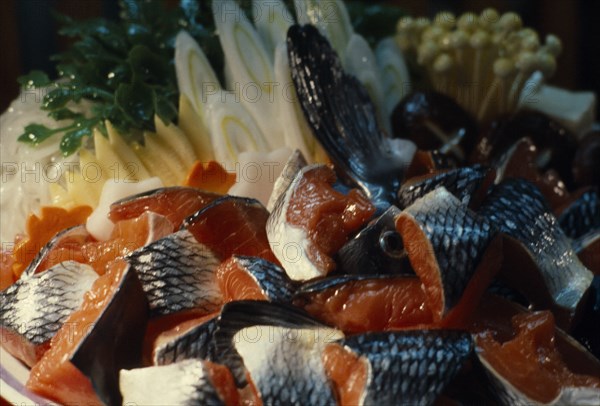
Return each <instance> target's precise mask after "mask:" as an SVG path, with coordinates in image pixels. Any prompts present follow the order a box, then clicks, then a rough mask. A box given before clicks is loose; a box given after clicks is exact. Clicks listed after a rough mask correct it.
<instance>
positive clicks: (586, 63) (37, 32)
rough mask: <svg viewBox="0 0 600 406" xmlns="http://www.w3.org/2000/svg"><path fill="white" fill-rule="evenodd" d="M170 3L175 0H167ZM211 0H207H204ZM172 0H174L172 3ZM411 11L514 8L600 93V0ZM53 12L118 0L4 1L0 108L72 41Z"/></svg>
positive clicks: (415, 8) (561, 65)
mask: <svg viewBox="0 0 600 406" xmlns="http://www.w3.org/2000/svg"><path fill="white" fill-rule="evenodd" d="M168 1H171V0H168ZM200 1H208V0H200ZM171 2H173V1H171ZM381 2H382V3H391V4H396V5H398V6H400V7H402V8H403V9H404V10H406V11H407V12H408V13H409V14H410V15H415V16H417V15H424V16H429V17H432V16H434V15H435V14H436V13H437V12H438V11H443V10H451V11H453V12H454V13H455V14H459V13H462V12H464V11H469V10H470V11H474V12H480V11H482V10H483V9H485V8H487V7H494V8H496V9H497V10H498V11H499V12H505V11H510V10H512V11H516V12H517V13H519V14H520V15H521V17H522V19H523V22H524V25H526V26H530V27H533V28H535V29H536V30H538V32H539V34H540V37H541V38H544V36H545V35H546V34H548V33H554V34H556V35H557V36H558V37H559V38H561V40H562V42H563V53H562V55H561V56H560V57H559V59H558V70H557V72H556V74H555V76H554V77H553V78H552V79H551V81H550V82H551V83H554V84H556V85H559V86H562V87H566V88H569V89H589V90H594V91H595V92H596V93H597V94H599V93H600V77H599V75H598V73H600V1H599V0H395V1H381ZM51 10H57V11H58V12H60V13H63V14H67V15H69V16H71V17H73V18H77V19H86V18H91V17H107V18H116V17H117V15H118V0H1V2H0V43H1V44H2V45H1V46H0V50H1V51H0V67H1V68H0V69H1V71H0V111H3V110H5V109H6V107H7V106H8V104H9V103H10V101H11V100H12V99H14V98H15V97H16V96H17V94H18V86H17V82H16V79H17V77H18V76H19V75H22V74H24V73H26V72H28V71H30V70H31V69H41V70H44V71H46V72H48V73H50V74H51V75H54V67H53V64H52V62H51V61H50V60H49V57H50V55H52V54H54V53H56V52H57V51H60V50H63V49H65V47H67V46H68V41H67V40H66V39H65V38H63V37H60V36H58V35H57V34H56V32H57V27H56V25H55V24H54V21H53V19H52V17H51V14H50V13H51Z"/></svg>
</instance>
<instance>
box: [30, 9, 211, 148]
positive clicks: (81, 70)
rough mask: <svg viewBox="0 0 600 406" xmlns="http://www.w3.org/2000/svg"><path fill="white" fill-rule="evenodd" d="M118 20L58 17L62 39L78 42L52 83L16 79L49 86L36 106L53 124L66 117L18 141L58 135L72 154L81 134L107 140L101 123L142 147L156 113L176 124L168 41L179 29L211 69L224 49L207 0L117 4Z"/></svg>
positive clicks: (43, 78)
mask: <svg viewBox="0 0 600 406" xmlns="http://www.w3.org/2000/svg"><path fill="white" fill-rule="evenodd" d="M120 6H121V14H120V17H121V18H120V20H119V21H118V22H111V21H106V20H104V19H94V20H90V21H75V20H73V19H71V18H69V17H66V16H57V18H58V19H59V22H60V23H61V24H62V28H61V30H60V31H59V33H60V34H61V35H65V36H68V37H74V38H78V40H77V41H76V42H75V43H74V45H73V46H72V47H71V48H70V49H69V50H68V51H66V52H64V53H61V54H58V55H56V56H54V57H53V59H54V60H56V61H57V62H58V64H57V74H58V78H57V79H56V80H50V78H49V77H48V76H47V75H46V74H45V73H43V72H40V71H33V72H31V73H29V74H28V75H26V76H23V77H21V78H19V80H18V81H19V83H20V84H21V86H23V87H24V88H39V87H49V91H48V93H47V94H46V96H45V97H44V99H43V104H42V109H43V110H46V111H48V115H49V116H50V117H52V118H54V119H56V120H69V124H67V125H66V126H64V127H61V128H57V129H50V128H48V127H46V126H44V125H40V124H31V125H28V126H27V127H26V128H25V132H24V134H22V135H21V136H20V137H19V141H22V142H25V143H30V144H34V145H36V144H39V143H41V142H42V141H44V140H46V139H47V138H49V137H51V136H53V135H55V134H59V133H60V134H62V139H61V142H60V150H61V153H62V154H63V155H64V156H68V155H70V154H72V153H74V152H76V151H77V150H78V149H79V148H80V147H81V145H82V142H83V140H84V138H85V137H87V136H91V135H92V133H93V130H94V129H95V128H98V129H99V130H100V131H101V132H102V133H103V134H104V135H106V128H105V126H104V122H105V120H110V122H111V123H112V124H113V125H114V126H115V127H116V128H117V129H118V130H119V132H120V133H121V134H123V136H124V137H125V138H126V141H137V142H140V143H142V142H143V137H142V132H143V131H145V130H149V131H153V130H154V129H155V128H154V115H155V114H156V115H158V117H160V119H161V120H163V121H164V122H165V123H169V122H175V121H176V119H177V103H178V98H179V91H178V89H177V80H176V77H175V70H174V67H173V54H174V48H173V47H174V41H175V37H176V35H177V33H178V32H179V31H180V30H182V29H185V30H187V31H188V32H189V33H190V34H191V35H192V36H193V37H194V38H195V39H196V41H198V43H199V44H200V46H202V47H203V49H204V51H205V52H206V54H207V56H208V57H209V58H210V60H211V63H213V64H214V65H215V68H217V71H221V70H222V69H219V67H221V66H222V60H223V56H222V52H221V49H220V47H219V44H218V38H217V37H216V36H215V34H214V28H213V23H212V14H211V13H210V10H209V9H208V8H207V7H208V5H207V4H206V2H197V1H192V0H181V2H180V5H179V7H177V8H167V7H165V5H164V3H163V2H162V1H144V0H122V1H121V3H120ZM82 100H87V101H91V102H92V103H91V109H90V111H89V112H88V113H87V114H85V115H84V114H83V113H79V112H76V111H73V110H72V109H70V108H69V105H68V103H69V102H75V103H79V102H80V101H82Z"/></svg>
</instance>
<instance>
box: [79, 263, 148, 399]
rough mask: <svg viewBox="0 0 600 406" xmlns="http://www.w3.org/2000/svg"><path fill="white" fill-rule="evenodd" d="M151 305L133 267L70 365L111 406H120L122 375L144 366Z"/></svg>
mask: <svg viewBox="0 0 600 406" xmlns="http://www.w3.org/2000/svg"><path fill="white" fill-rule="evenodd" d="M148 315H149V310H148V301H147V300H146V295H145V294H144V291H143V289H142V285H141V283H140V281H139V279H138V278H137V276H136V274H135V272H134V270H133V269H132V268H131V267H129V269H127V270H125V273H124V275H123V277H122V279H121V282H120V284H119V287H118V289H116V291H115V294H114V295H113V297H112V298H111V299H110V302H109V303H108V305H107V306H106V308H105V309H104V310H103V312H102V314H101V315H100V317H99V318H98V319H97V320H96V322H95V323H94V325H93V327H92V328H91V329H90V330H89V332H88V334H87V336H86V337H85V338H83V339H82V340H81V342H80V343H79V345H78V346H77V348H76V349H75V352H74V353H73V355H72V356H71V359H70V361H71V362H72V363H73V365H75V366H76V367H77V369H79V370H80V371H81V372H82V373H83V374H84V375H85V376H87V377H88V378H89V379H90V381H91V382H92V385H93V386H94V390H95V391H96V393H97V394H98V398H100V399H101V400H102V401H103V402H104V403H105V404H107V405H120V404H121V403H122V400H123V399H122V396H121V392H120V390H119V371H120V370H121V369H131V368H137V367H140V366H141V362H142V341H143V340H144V332H145V331H146V323H147V321H148Z"/></svg>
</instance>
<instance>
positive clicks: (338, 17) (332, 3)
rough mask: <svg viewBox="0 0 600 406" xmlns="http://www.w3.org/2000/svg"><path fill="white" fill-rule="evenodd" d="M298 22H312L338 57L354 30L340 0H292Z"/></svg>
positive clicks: (343, 50) (344, 49) (343, 51)
mask: <svg viewBox="0 0 600 406" xmlns="http://www.w3.org/2000/svg"><path fill="white" fill-rule="evenodd" d="M294 6H295V8H296V17H297V18H298V23H300V24H313V25H314V26H316V27H317V28H318V29H319V31H321V33H322V34H323V35H325V36H326V37H327V39H328V40H329V42H330V43H331V46H332V47H333V49H335V50H336V51H337V53H338V55H339V56H340V57H343V55H344V53H345V52H346V46H347V45H348V41H349V40H350V36H351V35H352V33H353V32H354V29H353V28H352V23H351V22H350V16H349V15H348V10H347V9H346V6H345V5H344V3H343V2H342V1H341V0H294Z"/></svg>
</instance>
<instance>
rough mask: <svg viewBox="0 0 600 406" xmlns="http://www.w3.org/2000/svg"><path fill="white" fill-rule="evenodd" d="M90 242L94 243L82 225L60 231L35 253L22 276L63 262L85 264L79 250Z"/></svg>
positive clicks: (84, 259) (83, 256)
mask: <svg viewBox="0 0 600 406" xmlns="http://www.w3.org/2000/svg"><path fill="white" fill-rule="evenodd" d="M90 241H94V238H93V237H92V236H91V235H90V234H89V233H88V232H87V230H86V229H85V226H83V225H78V226H74V227H71V228H67V229H64V230H62V231H60V232H59V233H57V234H56V235H55V236H54V237H52V239H51V240H50V241H49V242H48V243H47V244H46V245H44V247H43V248H42V249H41V250H40V251H39V252H38V253H37V255H36V256H35V258H34V259H33V260H32V261H31V262H30V264H29V265H28V266H27V268H26V269H25V270H24V271H23V275H24V276H26V277H28V276H31V275H33V274H35V273H39V272H43V271H45V270H46V269H49V268H51V267H52V266H54V265H57V264H60V263H61V262H64V261H75V262H79V263H87V259H86V257H85V255H84V254H83V252H82V250H81V248H82V246H83V245H84V244H85V243H88V242H90Z"/></svg>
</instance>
